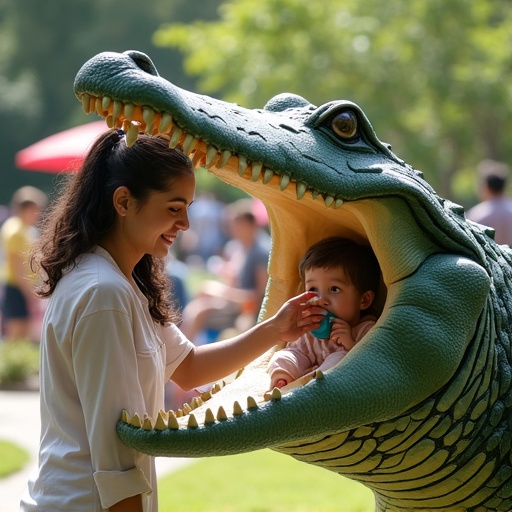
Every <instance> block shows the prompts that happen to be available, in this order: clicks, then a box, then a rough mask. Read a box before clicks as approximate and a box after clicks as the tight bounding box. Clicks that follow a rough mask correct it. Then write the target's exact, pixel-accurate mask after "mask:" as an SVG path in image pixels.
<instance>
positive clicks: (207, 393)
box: [201, 391, 212, 402]
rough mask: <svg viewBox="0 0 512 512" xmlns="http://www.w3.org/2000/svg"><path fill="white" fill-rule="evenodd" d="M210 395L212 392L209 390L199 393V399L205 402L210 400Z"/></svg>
mask: <svg viewBox="0 0 512 512" xmlns="http://www.w3.org/2000/svg"><path fill="white" fill-rule="evenodd" d="M211 397H212V392H211V391H205V392H204V393H201V400H202V401H203V402H206V401H207V400H210V398H211Z"/></svg>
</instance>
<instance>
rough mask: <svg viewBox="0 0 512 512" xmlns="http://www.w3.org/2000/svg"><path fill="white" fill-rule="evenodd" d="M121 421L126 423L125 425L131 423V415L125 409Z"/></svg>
mask: <svg viewBox="0 0 512 512" xmlns="http://www.w3.org/2000/svg"><path fill="white" fill-rule="evenodd" d="M121 421H124V423H130V415H129V414H128V411H127V410H126V409H123V412H122V413H121Z"/></svg>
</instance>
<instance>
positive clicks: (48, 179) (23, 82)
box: [0, 0, 220, 203]
mask: <svg viewBox="0 0 512 512" xmlns="http://www.w3.org/2000/svg"><path fill="white" fill-rule="evenodd" d="M219 2H220V0H196V1H194V2H187V1H186V0H172V1H171V2H169V0H154V1H152V2H148V3H143V2H140V1H136V0H123V1H121V0H73V1H69V0H51V1H48V2H45V1H41V0H0V148H1V151H0V203H6V202H7V201H8V200H9V198H10V196H11V194H12V192H13V191H14V190H15V189H16V188H17V187H18V186H21V185H23V184H28V183H30V184H32V185H35V186H40V187H41V188H43V189H44V190H46V191H50V190H51V189H52V188H53V185H54V181H55V176H52V175H48V174H44V173H39V172H28V171H21V170H17V169H15V167H14V156H15V154H16V152H17V151H19V150H20V149H23V148H24V147H26V146H28V145H29V144H32V143H33V142H35V141H37V140H39V139H41V138H43V137H46V136H48V135H51V134H53V133H56V132H58V131H60V130H64V129H66V128H70V127H72V126H76V125H79V124H83V123H86V122H88V121H93V120H94V119H95V118H94V117H93V116H90V117H89V118H88V117H86V116H85V114H84V113H83V111H82V108H81V105H80V103H79V102H78V101H77V100H76V98H75V97H74V94H73V81H74V78H75V75H76V73H77V71H78V70H79V68H80V67H81V66H82V64H84V63H85V62H86V61H87V60H88V59H89V58H91V57H92V56H93V55H95V54H97V53H100V52H102V51H116V52H122V51H125V50H130V49H136V50H140V51H143V52H145V53H147V54H148V55H150V56H151V58H152V59H153V60H154V62H155V64H156V65H157V67H158V69H159V70H160V72H161V73H162V74H163V75H165V76H168V77H170V78H171V79H172V80H173V81H174V82H176V83H178V84H179V85H181V86H182V87H185V88H188V89H194V88H195V80H194V79H193V78H191V77H189V76H187V75H186V74H185V73H184V72H183V66H182V60H183V57H182V55H181V53H180V52H179V51H178V50H173V51H170V50H169V49H168V48H159V47H156V46H155V45H154V43H153V41H152V37H153V34H154V33H155V31H157V29H158V28H159V26H160V24H161V23H164V22H170V21H171V20H174V21H184V22H189V21H191V20H193V19H195V18H201V19H211V18H214V17H216V16H217V6H218V4H219Z"/></svg>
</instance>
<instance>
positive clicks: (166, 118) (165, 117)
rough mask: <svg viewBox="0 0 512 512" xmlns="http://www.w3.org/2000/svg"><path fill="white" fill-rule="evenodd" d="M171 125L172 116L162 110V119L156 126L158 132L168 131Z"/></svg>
mask: <svg viewBox="0 0 512 512" xmlns="http://www.w3.org/2000/svg"><path fill="white" fill-rule="evenodd" d="M171 127H172V116H171V114H169V113H167V112H164V113H163V114H162V119H160V126H159V127H158V131H159V132H160V133H167V132H168V131H170V129H171Z"/></svg>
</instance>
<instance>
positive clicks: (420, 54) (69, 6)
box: [0, 0, 512, 206]
mask: <svg viewBox="0 0 512 512" xmlns="http://www.w3.org/2000/svg"><path fill="white" fill-rule="evenodd" d="M511 47H512V3H511V2H509V1H508V0H472V1H468V0H450V1H449V2H447V1H446V0H429V1H428V2H425V1H424V0H387V1H386V2H382V1H381V0H366V1H365V2H360V1H358V0H323V1H322V2H311V1H309V0H258V1H257V2H256V1H255V0H236V1H221V0H195V1H194V2H188V1H187V0H154V1H153V2H148V3H147V4H144V3H141V2H134V1H133V0H124V1H122V2H121V1H119V0H87V2H86V1H85V0H74V1H73V2H69V1H64V0H52V1H51V2H41V1H40V0H0V144H1V148H2V150H1V151H0V160H1V161H0V165H1V170H0V203H1V202H6V201H7V200H8V198H9V197H10V194H11V193H12V191H13V190H14V188H16V187H17V186H19V184H20V183H21V182H20V181H19V179H20V178H19V177H20V176H22V178H21V180H24V181H25V182H27V181H29V182H30V183H31V184H35V185H36V186H38V185H39V184H41V183H42V182H41V181H40V180H42V181H43V182H44V187H46V190H48V187H50V186H51V184H48V183H49V181H53V180H55V178H54V177H52V176H51V175H44V174H43V173H35V172H27V171H19V170H16V169H15V168H14V154H15V152H16V151H18V150H20V149H22V148H23V147H26V146H27V145H29V144H31V143H32V142H35V141H36V140H38V139H40V138H43V137H45V136H47V135H50V134H52V133H55V132H57V131H59V130H62V129H65V128H69V127H71V126H75V125H77V124H82V123H84V122H87V121H89V120H92V119H90V118H86V117H85V116H84V114H83V112H82V110H81V107H80V104H79V103H78V102H77V101H76V99H75V98H74V95H73V79H74V76H75V74H76V72H77V71H78V69H79V68H80V66H81V65H82V64H83V63H84V62H85V61H86V60H87V59H88V58H90V57H91V56H93V55H95V54H96V53H99V52H101V51H105V50H109V51H124V50H127V49H137V50H140V51H143V52H145V53H147V54H148V55H149V56H150V57H151V58H152V60H153V62H154V63H155V65H156V66H157V68H158V70H159V73H160V74H161V75H162V76H163V77H165V78H166V79H168V80H170V81H172V82H174V83H175V84H177V85H178V86H180V87H184V88H186V89H189V90H194V91H197V92H201V93H206V94H209V95H211V96H215V97H218V98H222V99H225V100H228V101H233V102H237V103H239V104H240V105H243V106H245V107H251V108H261V107H263V106H264V105H265V103H266V102H267V101H268V100H269V99H270V98H271V97H272V96H274V95H275V94H278V93H281V92H293V93H296V94H300V95H302V96H304V97H305V98H307V99H308V100H309V101H311V102H312V103H314V104H317V105H319V104H322V103H325V102H328V101H331V100H336V99H348V100H352V101H354V102H356V103H357V104H359V105H360V106H361V107H362V108H363V110H364V111H365V113H366V114H367V116H368V117H369V119H370V121H371V122H372V124H373V126H374V128H375V130H376V132H377V135H378V136H379V138H380V139H381V140H383V141H385V142H388V143H391V144H392V146H393V150H394V151H395V153H396V154H397V155H398V156H400V157H401V158H403V159H404V160H406V161H407V162H408V163H410V164H411V165H413V166H414V167H415V168H417V169H419V170H422V171H423V172H424V174H425V177H426V179H427V180H428V181H429V182H430V183H431V184H432V185H433V186H434V188H436V190H437V191H438V193H439V194H440V195H442V196H444V197H447V198H450V199H452V200H454V201H456V202H459V203H461V204H463V205H464V206H470V205H472V204H473V203H474V202H476V185H475V184H476V171H475V169H476V165H477V164H478V162H479V161H480V160H482V159H484V158H492V159H496V160H503V161H506V162H508V163H512V144H510V143H509V140H510V137H511V133H512V116H511V113H512V52H510V48H511ZM15 179H16V180H18V181H15ZM205 183H206V184H207V186H215V185H211V184H210V181H209V180H205Z"/></svg>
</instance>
